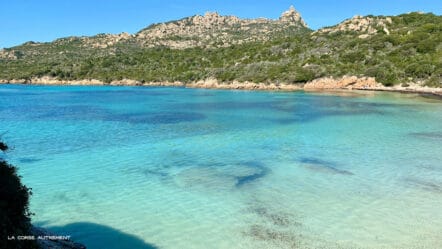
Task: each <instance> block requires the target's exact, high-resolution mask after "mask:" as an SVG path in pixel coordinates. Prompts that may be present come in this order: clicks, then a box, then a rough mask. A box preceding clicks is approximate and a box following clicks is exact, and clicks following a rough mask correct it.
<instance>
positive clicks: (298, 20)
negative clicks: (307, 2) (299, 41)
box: [279, 5, 307, 28]
mask: <svg viewBox="0 0 442 249" xmlns="http://www.w3.org/2000/svg"><path fill="white" fill-rule="evenodd" d="M279 21H280V22H283V23H288V24H289V25H301V26H304V27H306V28H307V24H306V23H305V22H304V20H303V19H302V17H301V14H300V13H299V12H298V11H297V10H296V9H295V7H293V5H292V6H290V8H289V10H287V11H284V12H283V13H282V15H281V17H279Z"/></svg>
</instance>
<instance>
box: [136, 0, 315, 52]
mask: <svg viewBox="0 0 442 249" xmlns="http://www.w3.org/2000/svg"><path fill="white" fill-rule="evenodd" d="M298 29H307V25H306V24H305V22H304V20H303V19H302V17H301V14H299V12H297V11H296V10H295V8H294V7H293V6H292V7H291V8H290V9H289V10H288V11H285V12H284V13H282V15H281V17H280V18H279V19H278V20H272V19H266V18H257V19H240V18H238V17H236V16H222V15H220V14H218V13H217V12H207V13H205V15H203V16H201V15H195V16H192V17H187V18H184V19H181V20H178V21H173V22H167V23H162V24H157V25H153V26H151V27H149V28H146V29H144V30H142V31H140V32H138V33H137V34H136V35H135V40H136V41H137V42H138V43H140V44H142V45H144V46H147V47H155V46H166V47H171V48H177V49H184V48H189V47H199V46H205V47H226V46H230V45H234V44H242V43H247V42H251V41H266V40H269V39H270V38H271V37H272V36H274V35H276V34H278V33H281V32H284V31H296V30H298Z"/></svg>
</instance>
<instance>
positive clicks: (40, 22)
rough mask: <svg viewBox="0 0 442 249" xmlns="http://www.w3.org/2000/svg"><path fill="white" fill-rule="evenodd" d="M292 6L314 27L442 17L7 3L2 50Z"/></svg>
mask: <svg viewBox="0 0 442 249" xmlns="http://www.w3.org/2000/svg"><path fill="white" fill-rule="evenodd" d="M290 5H294V6H295V8H296V9H297V10H298V11H300V12H301V14H302V16H303V18H304V19H305V21H306V22H307V24H308V25H309V26H310V27H311V28H313V29H317V28H320V27H322V26H330V25H334V24H336V23H339V22H340V21H342V20H344V19H346V18H349V17H352V16H354V15H356V14H360V15H367V14H374V15H394V14H401V13H405V12H410V11H425V12H433V13H435V14H438V15H441V14H442V0H370V1H354V0H333V1H332V0H327V1H326V0H273V1H271V0H267V1H261V0H72V1H69V0H66V1H63V0H38V1H37V0H35V1H34V0H3V1H2V2H0V6H1V9H2V15H1V19H0V48H2V47H11V46H15V45H18V44H21V43H23V42H26V41H38V42H45V41H52V40H54V39H56V38H59V37H65V36H71V35H76V36H81V35H94V34H98V33H120V32H129V33H135V32H137V31H138V30H140V29H142V28H144V27H146V26H148V25H149V24H151V23H157V22H163V21H169V20H175V19H180V18H182V17H186V16H191V15H194V14H204V12H206V11H218V12H219V13H220V14H223V15H236V16H239V17H243V18H256V17H267V18H273V19H274V18H278V17H279V15H280V14H281V12H283V11H284V10H286V9H288V7H289V6H290Z"/></svg>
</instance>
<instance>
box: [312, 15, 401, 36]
mask: <svg viewBox="0 0 442 249" xmlns="http://www.w3.org/2000/svg"><path fill="white" fill-rule="evenodd" d="M392 22H393V21H392V19H391V18H390V17H386V18H380V17H368V16H366V17H363V16H359V15H357V16H354V17H353V18H350V19H347V20H345V21H344V22H342V23H340V24H338V25H336V26H333V27H328V28H322V29H320V30H318V31H316V32H315V33H330V34H332V33H335V32H339V31H341V32H345V31H355V32H358V33H361V34H360V35H359V38H362V39H365V38H367V37H369V36H371V35H373V34H376V33H378V32H379V30H383V31H384V32H385V33H386V34H387V35H388V34H390V31H389V30H388V25H389V24H392ZM315 33H314V34H315Z"/></svg>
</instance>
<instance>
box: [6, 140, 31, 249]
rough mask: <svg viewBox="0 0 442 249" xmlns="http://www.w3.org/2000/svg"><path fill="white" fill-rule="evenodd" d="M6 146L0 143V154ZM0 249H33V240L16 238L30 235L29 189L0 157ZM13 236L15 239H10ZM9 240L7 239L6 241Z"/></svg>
mask: <svg viewBox="0 0 442 249" xmlns="http://www.w3.org/2000/svg"><path fill="white" fill-rule="evenodd" d="M7 150H8V146H7V145H6V144H5V143H3V142H1V141H0V153H4V152H6V151H7ZM0 182H1V184H0V248H8V249H33V248H37V244H36V242H35V241H33V240H18V239H17V236H26V235H30V232H29V231H30V228H31V222H30V221H31V219H30V216H31V213H30V211H29V196H30V195H31V194H32V193H31V189H29V188H28V187H26V186H25V185H23V184H22V183H21V180H20V176H19V175H18V174H17V168H16V167H14V166H13V165H10V164H9V163H8V162H6V161H5V160H4V159H3V158H2V157H0ZM11 236H15V237H16V239H15V240H14V239H12V237H11ZM8 238H9V239H8Z"/></svg>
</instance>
